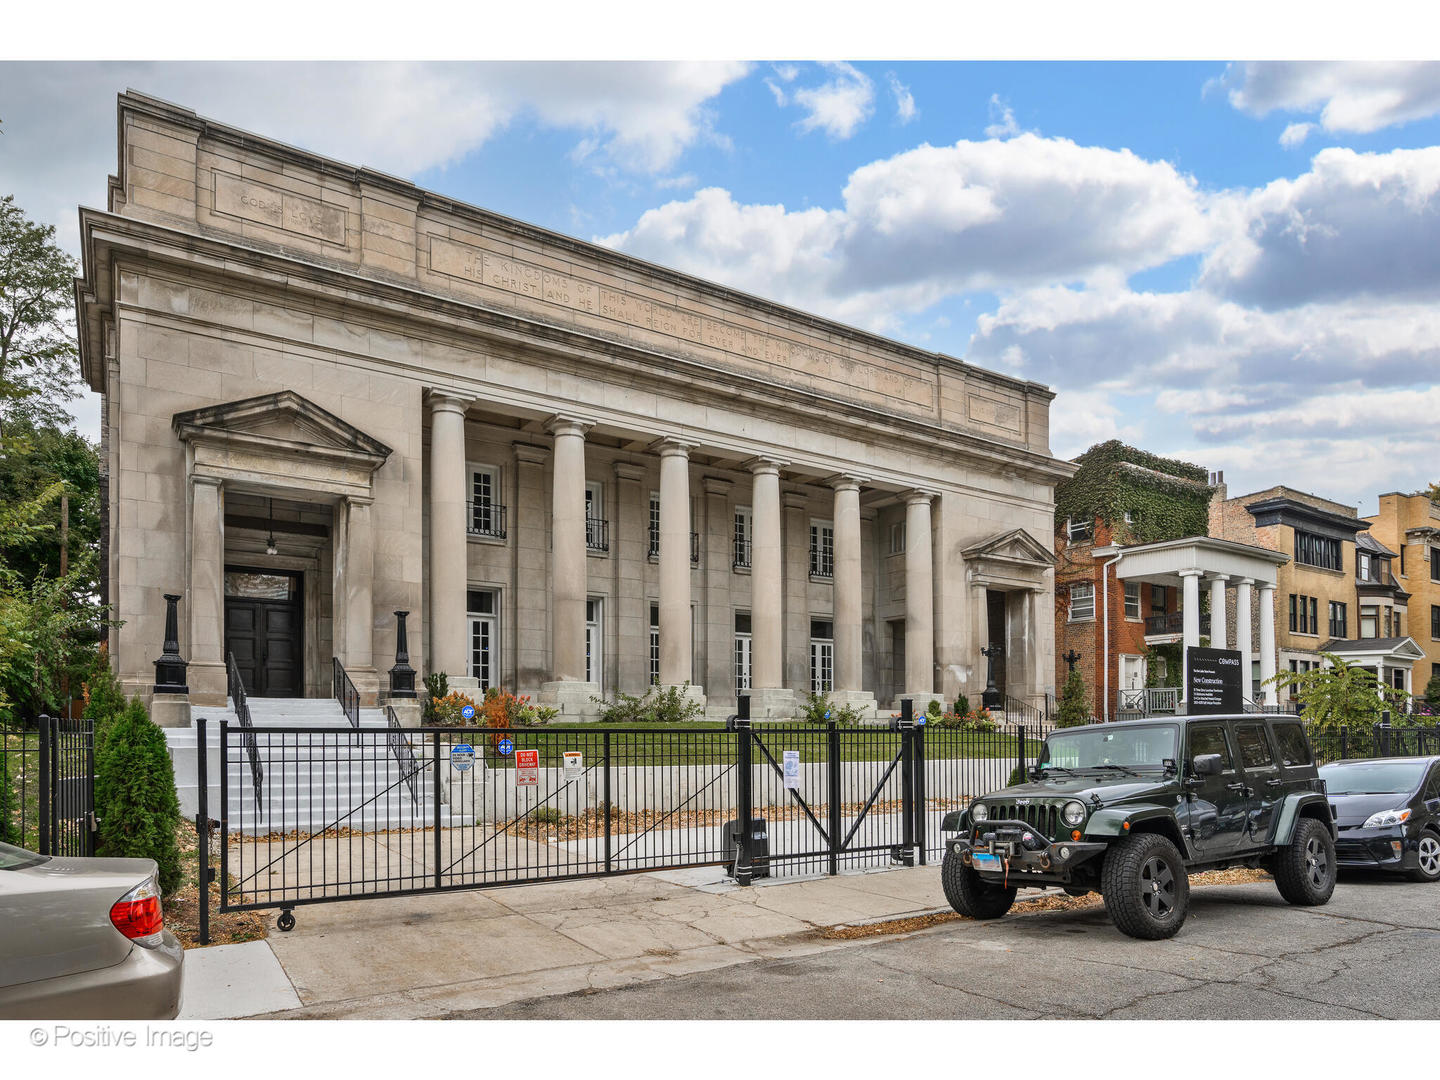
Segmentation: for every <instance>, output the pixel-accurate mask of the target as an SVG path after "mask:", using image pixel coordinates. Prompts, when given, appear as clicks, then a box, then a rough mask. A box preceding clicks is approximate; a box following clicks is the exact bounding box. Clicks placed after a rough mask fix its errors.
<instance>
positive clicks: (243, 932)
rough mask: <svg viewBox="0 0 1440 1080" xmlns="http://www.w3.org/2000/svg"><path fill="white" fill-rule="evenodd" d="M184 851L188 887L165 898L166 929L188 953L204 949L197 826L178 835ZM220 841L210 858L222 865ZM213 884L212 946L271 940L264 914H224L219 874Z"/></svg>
mask: <svg viewBox="0 0 1440 1080" xmlns="http://www.w3.org/2000/svg"><path fill="white" fill-rule="evenodd" d="M175 839H176V842H177V843H178V844H179V847H180V869H181V872H182V873H183V874H184V883H183V884H182V885H181V886H180V888H179V889H178V890H177V891H176V892H175V893H174V895H172V896H168V897H166V898H165V926H166V928H167V929H169V931H170V932H171V933H172V934H174V935H175V936H176V937H177V938H179V939H180V944H181V945H183V946H184V947H185V948H187V949H197V948H200V885H199V880H200V879H199V871H200V851H199V841H198V838H197V837H196V835H195V826H194V825H193V824H191V823H189V822H184V823H182V824H181V826H180V828H179V829H178V830H176V833H175ZM218 842H219V838H218V837H216V836H214V835H213V834H212V838H211V843H210V857H211V859H212V860H213V861H215V862H216V863H218V861H219V860H218V859H217V858H216V845H217V844H218ZM216 879H217V880H215V881H213V882H211V884H210V944H211V945H234V944H237V943H239V942H242V941H259V940H260V939H261V938H264V937H268V936H269V933H268V930H269V921H268V918H267V916H266V913H265V912H263V911H231V912H226V913H224V914H222V913H221V911H220V882H219V880H218V879H219V873H218V870H217V873H216Z"/></svg>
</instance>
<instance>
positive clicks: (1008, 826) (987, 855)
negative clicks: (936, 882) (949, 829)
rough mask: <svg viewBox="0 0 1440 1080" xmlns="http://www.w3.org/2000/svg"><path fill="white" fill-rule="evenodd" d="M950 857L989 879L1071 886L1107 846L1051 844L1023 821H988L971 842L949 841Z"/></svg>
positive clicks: (976, 828) (1074, 842)
mask: <svg viewBox="0 0 1440 1080" xmlns="http://www.w3.org/2000/svg"><path fill="white" fill-rule="evenodd" d="M946 846H947V847H948V849H949V850H950V852H951V853H953V854H954V855H957V856H959V857H960V859H961V860H962V861H963V862H964V864H965V865H966V866H969V867H973V868H974V869H975V871H976V872H977V873H979V874H981V875H984V876H985V877H987V878H990V877H995V878H1005V877H1008V876H1009V875H1013V874H1023V875H1025V877H1026V879H1027V880H1031V881H1035V882H1046V883H1051V884H1057V885H1068V884H1069V883H1070V882H1071V879H1072V877H1073V875H1074V871H1075V870H1076V868H1078V867H1080V866H1082V865H1083V864H1084V863H1086V862H1088V861H1089V860H1090V859H1093V858H1094V857H1095V856H1096V855H1099V854H1101V853H1102V852H1104V851H1105V845H1104V844H1093V843H1085V842H1084V841H1081V840H1051V839H1050V838H1049V837H1048V836H1045V835H1044V834H1043V833H1041V832H1040V831H1039V830H1037V829H1036V828H1035V827H1034V826H1033V825H1029V824H1027V823H1026V822H1023V821H1013V820H999V821H986V822H985V823H984V824H982V825H978V826H974V827H973V831H972V833H971V835H970V837H969V838H966V837H964V836H957V837H955V838H954V839H952V840H948V841H946Z"/></svg>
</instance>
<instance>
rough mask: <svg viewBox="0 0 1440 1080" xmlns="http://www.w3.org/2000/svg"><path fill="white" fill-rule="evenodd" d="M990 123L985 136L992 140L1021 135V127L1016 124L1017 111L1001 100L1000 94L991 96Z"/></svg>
mask: <svg viewBox="0 0 1440 1080" xmlns="http://www.w3.org/2000/svg"><path fill="white" fill-rule="evenodd" d="M989 110H990V123H989V124H987V125H986V127H985V134H986V135H987V136H989V137H990V138H992V139H1008V138H1010V137H1011V136H1012V135H1019V134H1020V125H1019V124H1017V123H1016V122H1015V110H1014V109H1012V108H1011V107H1010V106H1009V105H1007V104H1005V103H1004V102H1003V101H1001V100H1000V95H999V94H991V95H990V105H989Z"/></svg>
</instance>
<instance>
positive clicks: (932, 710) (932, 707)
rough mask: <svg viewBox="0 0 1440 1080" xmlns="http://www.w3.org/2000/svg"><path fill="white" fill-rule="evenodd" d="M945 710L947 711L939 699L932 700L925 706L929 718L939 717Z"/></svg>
mask: <svg viewBox="0 0 1440 1080" xmlns="http://www.w3.org/2000/svg"><path fill="white" fill-rule="evenodd" d="M944 711H945V706H943V705H941V704H940V702H938V701H931V702H930V704H928V705H926V706H925V715H926V717H927V718H928V717H937V718H938V717H939V716H940V715H941V714H942V713H943V712H944Z"/></svg>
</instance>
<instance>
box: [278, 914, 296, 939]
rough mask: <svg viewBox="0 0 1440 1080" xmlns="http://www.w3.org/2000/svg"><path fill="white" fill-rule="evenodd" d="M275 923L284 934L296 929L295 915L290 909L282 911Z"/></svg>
mask: <svg viewBox="0 0 1440 1080" xmlns="http://www.w3.org/2000/svg"><path fill="white" fill-rule="evenodd" d="M275 925H276V926H277V927H279V929H280V932H281V933H282V934H288V933H289V932H290V931H291V930H294V929H295V916H294V915H293V914H291V913H290V912H289V911H282V912H280V918H278V919H276V920H275Z"/></svg>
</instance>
